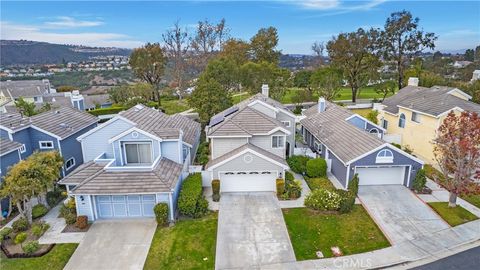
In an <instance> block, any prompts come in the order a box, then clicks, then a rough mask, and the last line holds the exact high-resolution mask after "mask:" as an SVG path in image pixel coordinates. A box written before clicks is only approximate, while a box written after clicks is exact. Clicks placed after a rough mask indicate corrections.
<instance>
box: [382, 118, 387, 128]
mask: <svg viewBox="0 0 480 270" xmlns="http://www.w3.org/2000/svg"><path fill="white" fill-rule="evenodd" d="M382 127H383V128H384V129H387V128H388V121H387V120H385V119H382Z"/></svg>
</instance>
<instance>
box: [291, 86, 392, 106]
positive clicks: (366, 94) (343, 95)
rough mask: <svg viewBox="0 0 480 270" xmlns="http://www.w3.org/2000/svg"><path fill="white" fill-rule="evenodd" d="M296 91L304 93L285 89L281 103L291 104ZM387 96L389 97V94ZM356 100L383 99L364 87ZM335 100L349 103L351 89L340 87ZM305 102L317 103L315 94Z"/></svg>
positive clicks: (371, 89)
mask: <svg viewBox="0 0 480 270" xmlns="http://www.w3.org/2000/svg"><path fill="white" fill-rule="evenodd" d="M297 91H305V90H304V89H302V88H298V87H292V88H289V89H287V91H285V94H284V95H283V97H282V100H281V102H282V103H293V102H292V97H293V96H295V95H296V94H297ZM388 96H391V94H389V95H388ZM388 96H387V97H388ZM357 98H358V99H374V98H376V99H380V100H381V99H382V98H383V95H382V94H378V93H376V92H375V89H374V88H373V87H371V86H369V87H364V88H362V89H360V93H359V94H358V97H357ZM335 100H347V101H348V100H349V101H351V100H352V89H351V88H349V87H342V89H340V91H339V92H338V96H337V97H335ZM305 101H318V95H317V94H316V93H314V94H313V96H312V98H311V100H305Z"/></svg>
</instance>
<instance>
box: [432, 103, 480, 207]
mask: <svg viewBox="0 0 480 270" xmlns="http://www.w3.org/2000/svg"><path fill="white" fill-rule="evenodd" d="M434 154H435V159H436V161H437V162H438V165H439V166H440V169H441V172H442V174H443V178H444V179H443V181H442V185H443V186H444V187H445V188H446V189H447V190H448V191H449V192H450V198H449V202H448V206H449V207H455V206H456V201H457V195H459V194H463V193H466V192H471V191H472V190H473V189H477V188H478V184H475V183H474V182H473V178H477V179H480V169H479V168H480V117H479V116H478V114H477V113H475V112H468V111H464V112H462V113H461V114H460V115H456V114H455V113H454V112H453V111H451V112H450V113H449V114H448V115H447V117H446V118H445V119H444V120H443V123H442V125H441V126H440V127H439V128H438V135H437V138H435V139H434ZM434 180H436V181H441V180H440V179H434Z"/></svg>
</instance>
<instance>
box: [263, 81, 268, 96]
mask: <svg viewBox="0 0 480 270" xmlns="http://www.w3.org/2000/svg"><path fill="white" fill-rule="evenodd" d="M262 95H264V96H266V97H268V84H262Z"/></svg>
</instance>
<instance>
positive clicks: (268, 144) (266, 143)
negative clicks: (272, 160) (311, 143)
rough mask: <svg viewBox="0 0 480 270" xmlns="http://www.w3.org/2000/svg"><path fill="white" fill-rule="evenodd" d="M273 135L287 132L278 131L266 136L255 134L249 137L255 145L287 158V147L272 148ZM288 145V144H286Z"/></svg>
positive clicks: (283, 134)
mask: <svg viewBox="0 0 480 270" xmlns="http://www.w3.org/2000/svg"><path fill="white" fill-rule="evenodd" d="M272 136H285V133H283V132H281V131H277V132H275V133H273V134H271V135H266V136H253V137H252V138H250V139H249V142H250V143H251V144H253V145H255V146H258V147H260V148H262V149H265V150H267V151H268V152H270V153H272V154H275V155H277V156H279V157H282V158H285V152H286V150H285V147H282V148H272ZM285 146H286V144H285Z"/></svg>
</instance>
